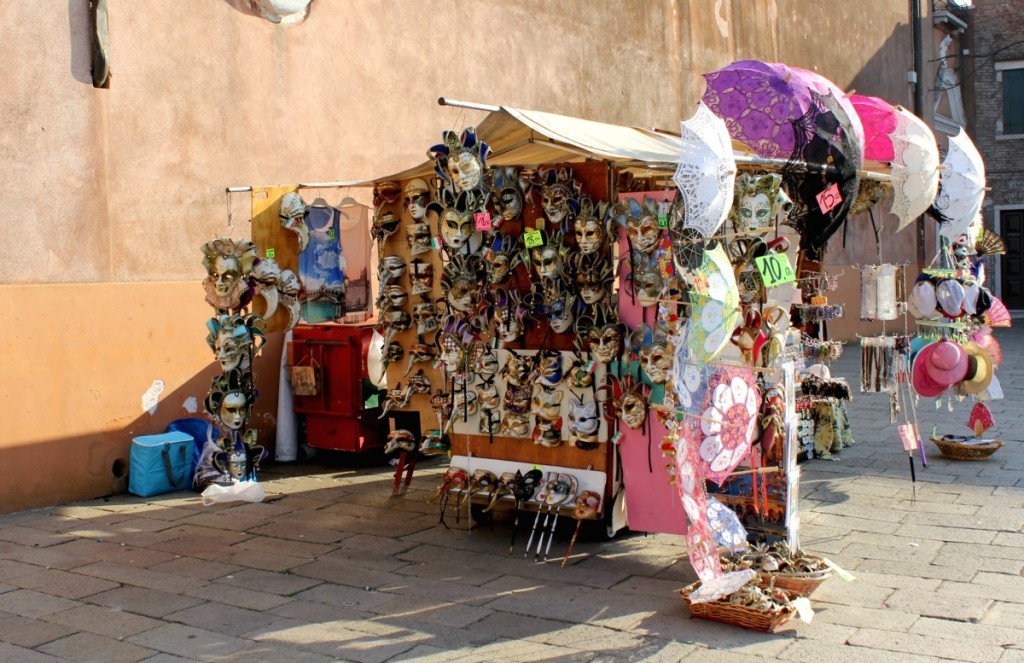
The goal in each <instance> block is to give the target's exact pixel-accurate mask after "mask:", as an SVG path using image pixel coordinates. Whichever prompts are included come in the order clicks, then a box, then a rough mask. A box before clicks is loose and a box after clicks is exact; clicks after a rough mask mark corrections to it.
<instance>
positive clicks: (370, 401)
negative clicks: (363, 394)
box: [363, 392, 380, 410]
mask: <svg viewBox="0 0 1024 663" xmlns="http://www.w3.org/2000/svg"><path fill="white" fill-rule="evenodd" d="M378 405H380V392H377V393H376V394H374V395H373V396H370V397H369V398H367V399H366V402H365V403H363V406H364V407H365V408H366V409H367V410H372V409H373V408H375V407H377V406H378Z"/></svg>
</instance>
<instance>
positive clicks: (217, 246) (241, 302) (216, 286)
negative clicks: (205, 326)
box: [201, 237, 257, 310]
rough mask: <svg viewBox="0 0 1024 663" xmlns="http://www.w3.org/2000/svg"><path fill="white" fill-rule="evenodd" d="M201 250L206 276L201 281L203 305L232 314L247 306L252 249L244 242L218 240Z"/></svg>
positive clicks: (254, 254) (250, 245)
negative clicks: (205, 302)
mask: <svg viewBox="0 0 1024 663" xmlns="http://www.w3.org/2000/svg"><path fill="white" fill-rule="evenodd" d="M201 250H202V252H203V267H205V268H206V274H207V276H206V279H204V280H203V288H204V289H205V290H206V301H207V303H209V304H210V305H211V306H213V307H214V308H217V309H220V310H236V309H239V308H242V307H243V306H245V305H246V304H248V303H249V299H250V298H251V297H252V288H251V286H250V283H249V277H250V276H251V274H252V270H253V267H254V265H255V263H256V257H257V251H256V245H255V244H253V243H252V242H250V241H249V240H245V239H242V240H238V241H237V242H236V241H234V240H231V239H229V238H226V237H221V238H218V239H215V240H212V241H210V242H207V243H206V244H203V246H202V247H201Z"/></svg>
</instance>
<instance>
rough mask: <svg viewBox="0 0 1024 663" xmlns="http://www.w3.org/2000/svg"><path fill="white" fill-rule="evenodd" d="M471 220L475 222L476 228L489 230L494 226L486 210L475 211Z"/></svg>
mask: <svg viewBox="0 0 1024 663" xmlns="http://www.w3.org/2000/svg"><path fill="white" fill-rule="evenodd" d="M473 221H475V222H476V229H477V230H484V231H486V230H490V229H491V228H493V227H494V225H493V224H492V223H491V215H490V214H489V213H487V212H477V213H475V214H474V215H473Z"/></svg>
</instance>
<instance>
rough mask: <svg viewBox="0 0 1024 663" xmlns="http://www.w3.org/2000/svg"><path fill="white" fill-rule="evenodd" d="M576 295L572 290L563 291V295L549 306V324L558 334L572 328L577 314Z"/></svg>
mask: <svg viewBox="0 0 1024 663" xmlns="http://www.w3.org/2000/svg"><path fill="white" fill-rule="evenodd" d="M575 307H576V297H575V295H573V294H572V293H571V292H567V291H565V292H562V293H561V295H560V296H559V297H558V299H556V300H555V301H554V303H552V304H551V305H550V306H548V324H549V325H550V326H551V330H552V331H554V332H555V333H556V334H564V333H566V332H568V331H569V330H570V329H572V324H573V321H574V320H575V319H576V314H575V310H574V309H575Z"/></svg>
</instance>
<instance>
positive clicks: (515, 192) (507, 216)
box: [494, 186, 523, 221]
mask: <svg viewBox="0 0 1024 663" xmlns="http://www.w3.org/2000/svg"><path fill="white" fill-rule="evenodd" d="M494 206H495V207H496V208H497V210H498V214H499V215H500V216H501V218H502V219H503V220H505V221H515V220H516V219H518V218H519V215H520V214H522V213H523V192H522V191H520V190H519V189H518V188H517V187H515V186H507V187H504V188H503V189H501V190H500V191H499V192H498V198H497V200H495V201H494Z"/></svg>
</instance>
